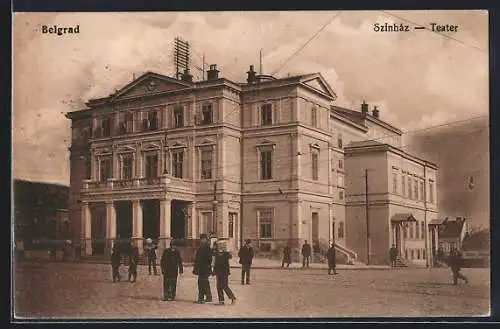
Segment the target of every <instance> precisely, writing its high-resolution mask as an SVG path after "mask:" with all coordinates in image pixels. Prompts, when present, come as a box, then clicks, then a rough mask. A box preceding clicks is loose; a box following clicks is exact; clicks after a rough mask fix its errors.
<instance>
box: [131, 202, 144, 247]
mask: <svg viewBox="0 0 500 329" xmlns="http://www.w3.org/2000/svg"><path fill="white" fill-rule="evenodd" d="M132 239H133V241H134V244H135V245H136V246H137V247H138V248H139V254H142V247H143V244H142V239H143V233H142V203H141V200H133V201H132Z"/></svg>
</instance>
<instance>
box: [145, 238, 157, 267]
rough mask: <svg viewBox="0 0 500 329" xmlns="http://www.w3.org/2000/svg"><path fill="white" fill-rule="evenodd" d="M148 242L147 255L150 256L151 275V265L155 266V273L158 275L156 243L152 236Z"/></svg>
mask: <svg viewBox="0 0 500 329" xmlns="http://www.w3.org/2000/svg"><path fill="white" fill-rule="evenodd" d="M146 243H147V247H146V255H147V258H148V271H149V275H151V267H152V268H153V273H154V275H158V271H157V270H156V245H155V244H154V243H153V240H151V239H150V238H148V239H146Z"/></svg>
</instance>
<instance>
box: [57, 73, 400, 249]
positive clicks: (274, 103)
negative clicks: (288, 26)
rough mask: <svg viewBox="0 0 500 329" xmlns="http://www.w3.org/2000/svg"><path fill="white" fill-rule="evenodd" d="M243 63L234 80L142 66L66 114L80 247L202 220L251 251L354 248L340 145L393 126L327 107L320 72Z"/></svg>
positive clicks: (330, 102) (393, 133)
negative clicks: (247, 242)
mask: <svg viewBox="0 0 500 329" xmlns="http://www.w3.org/2000/svg"><path fill="white" fill-rule="evenodd" d="M247 74H248V77H247V81H246V82H245V83H239V82H233V81H230V80H228V79H225V78H221V77H219V71H218V70H217V67H216V65H211V66H210V70H209V71H208V72H207V80H205V81H193V80H192V76H191V75H190V74H189V72H187V71H186V72H185V73H184V75H183V76H182V78H181V79H174V78H171V77H167V76H164V75H160V74H157V73H152V72H147V73H145V74H143V75H142V76H140V77H138V78H137V79H135V80H134V81H132V82H130V83H129V84H127V85H126V86H124V87H123V88H121V89H119V90H118V91H116V92H115V93H113V94H112V95H109V96H107V97H104V98H100V99H93V100H90V101H89V102H88V103H87V107H86V108H84V109H81V110H78V111H74V112H70V113H68V114H67V117H68V118H69V119H71V120H72V130H73V141H72V145H71V148H70V152H71V156H70V159H71V194H70V216H71V218H72V220H73V222H74V223H79V224H80V225H75V226H74V227H75V231H74V234H75V235H77V236H80V237H81V239H82V241H83V242H84V245H85V247H84V251H85V253H86V254H87V255H90V254H105V253H108V252H109V248H110V247H111V241H112V240H113V239H115V238H116V237H118V236H119V237H120V238H131V239H133V240H134V241H135V243H136V244H137V246H138V247H139V249H141V248H142V243H143V240H144V239H145V238H153V239H157V240H159V241H160V242H161V241H163V240H164V239H166V238H169V237H173V238H178V239H182V240H186V241H189V240H196V239H198V237H199V235H200V234H201V233H210V232H214V233H215V234H216V235H217V236H218V237H222V238H227V239H228V240H229V245H230V248H232V249H236V248H238V247H239V246H240V244H241V242H242V241H243V239H247V238H249V239H252V240H253V242H254V246H255V247H256V249H257V250H258V251H259V252H261V253H275V252H277V250H280V249H281V248H282V247H283V246H284V244H285V243H291V244H292V247H294V248H298V247H299V246H300V245H301V243H302V242H303V240H308V241H310V242H312V243H313V244H314V245H320V244H323V245H324V244H327V243H328V241H331V240H333V239H335V241H336V244H337V247H338V250H339V251H340V252H342V253H344V254H346V255H351V256H352V257H355V256H357V253H360V250H358V248H361V249H362V246H361V244H360V243H357V242H356V243H353V244H352V246H351V247H349V235H350V234H358V233H356V232H357V230H359V229H358V228H356V226H354V227H352V226H350V225H349V223H348V221H349V220H350V218H348V216H347V217H346V214H348V212H346V209H347V211H348V209H349V207H348V206H349V202H354V201H353V199H352V198H354V196H352V197H351V196H350V194H349V191H346V188H348V187H349V186H350V185H349V184H348V181H349V178H348V177H347V176H346V173H347V172H348V170H349V169H348V168H347V162H346V161H347V160H345V159H344V158H345V153H346V150H347V149H346V146H347V145H348V144H349V143H350V142H355V141H362V140H366V139H370V138H376V139H377V140H378V141H379V142H381V143H383V145H386V147H390V148H391V149H397V148H398V147H400V146H401V134H402V133H401V131H399V130H398V129H396V128H394V127H392V126H390V125H389V124H387V123H385V122H383V121H381V120H380V119H379V114H378V110H377V109H374V111H373V112H372V113H368V105H367V104H363V105H362V110H361V112H358V111H355V110H349V109H342V108H339V107H335V106H334V102H335V99H336V95H335V93H334V91H333V90H332V89H331V87H330V86H329V85H328V83H327V82H326V81H325V79H324V78H323V77H322V76H321V74H319V73H314V74H305V75H300V76H292V77H286V78H281V79H277V78H274V77H272V76H265V75H257V74H256V72H255V71H254V70H253V67H250V70H249V71H248V72H247ZM388 132H389V133H388ZM389 145H390V146H389ZM353 159H354V158H353ZM349 161H351V160H349ZM353 161H355V160H353ZM363 161H364V160H363ZM351 162H352V161H351ZM386 169H387V168H386ZM386 169H384V170H386ZM406 212H408V211H406ZM351 232H352V233H351ZM391 241H392V240H390V238H389V235H388V236H387V241H386V245H387V246H386V249H387V250H385V251H384V252H385V253H388V248H389V247H390V243H391ZM162 245H163V244H162V243H160V246H162ZM377 252H378V249H377Z"/></svg>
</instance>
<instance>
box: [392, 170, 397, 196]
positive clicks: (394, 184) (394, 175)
mask: <svg viewBox="0 0 500 329" xmlns="http://www.w3.org/2000/svg"><path fill="white" fill-rule="evenodd" d="M392 193H394V194H397V193H398V173H396V172H393V173H392Z"/></svg>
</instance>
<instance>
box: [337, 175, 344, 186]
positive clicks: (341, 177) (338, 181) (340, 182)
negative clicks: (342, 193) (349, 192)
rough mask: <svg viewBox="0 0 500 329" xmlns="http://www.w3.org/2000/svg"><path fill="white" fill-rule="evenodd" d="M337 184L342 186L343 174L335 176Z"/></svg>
mask: <svg viewBox="0 0 500 329" xmlns="http://www.w3.org/2000/svg"><path fill="white" fill-rule="evenodd" d="M337 186H338V187H344V176H342V175H338V176H337Z"/></svg>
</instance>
